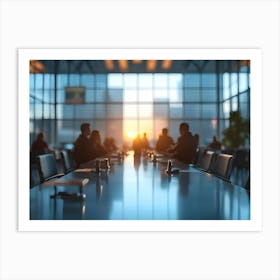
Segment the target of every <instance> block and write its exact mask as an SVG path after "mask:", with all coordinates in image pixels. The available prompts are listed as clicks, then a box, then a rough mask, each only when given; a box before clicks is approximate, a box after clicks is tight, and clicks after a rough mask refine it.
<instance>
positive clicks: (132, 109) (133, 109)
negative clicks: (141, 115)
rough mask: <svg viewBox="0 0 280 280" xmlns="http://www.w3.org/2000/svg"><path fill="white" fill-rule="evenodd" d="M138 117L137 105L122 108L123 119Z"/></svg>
mask: <svg viewBox="0 0 280 280" xmlns="http://www.w3.org/2000/svg"><path fill="white" fill-rule="evenodd" d="M137 115H138V106H137V105H128V104H127V105H126V106H125V108H124V117H125V118H136V117H137Z"/></svg>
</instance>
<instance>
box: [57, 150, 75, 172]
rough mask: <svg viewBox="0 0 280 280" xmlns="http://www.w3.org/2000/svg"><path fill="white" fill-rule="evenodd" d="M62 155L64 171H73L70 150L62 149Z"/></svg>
mask: <svg viewBox="0 0 280 280" xmlns="http://www.w3.org/2000/svg"><path fill="white" fill-rule="evenodd" d="M60 155H61V159H62V165H63V169H64V173H68V172H70V171H72V170H73V167H72V164H71V160H70V157H69V154H68V152H67V151H65V150H64V151H61V152H60Z"/></svg>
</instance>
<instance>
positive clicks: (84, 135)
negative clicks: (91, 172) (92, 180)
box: [74, 123, 92, 166]
mask: <svg viewBox="0 0 280 280" xmlns="http://www.w3.org/2000/svg"><path fill="white" fill-rule="evenodd" d="M80 130H81V134H80V135H79V137H78V138H77V140H76V141H75V143H74V159H75V161H76V163H77V165H78V166H79V165H80V164H81V163H85V162H88V161H90V160H91V159H92V156H91V153H90V142H89V135H90V124H89V123H82V124H81V126H80Z"/></svg>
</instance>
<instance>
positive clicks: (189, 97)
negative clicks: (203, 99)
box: [185, 88, 200, 102]
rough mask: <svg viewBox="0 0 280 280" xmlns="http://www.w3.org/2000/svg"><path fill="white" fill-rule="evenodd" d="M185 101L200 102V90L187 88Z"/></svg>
mask: <svg viewBox="0 0 280 280" xmlns="http://www.w3.org/2000/svg"><path fill="white" fill-rule="evenodd" d="M185 100H186V101H192V102H195V101H196V102H198V101H200V90H199V89H196V88H185Z"/></svg>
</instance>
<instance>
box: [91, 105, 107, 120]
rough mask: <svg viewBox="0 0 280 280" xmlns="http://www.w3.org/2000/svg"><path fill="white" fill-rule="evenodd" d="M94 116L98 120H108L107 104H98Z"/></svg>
mask: <svg viewBox="0 0 280 280" xmlns="http://www.w3.org/2000/svg"><path fill="white" fill-rule="evenodd" d="M93 116H94V117H95V118H96V119H105V118H106V105H105V104H96V105H95V106H94V112H93Z"/></svg>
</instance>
